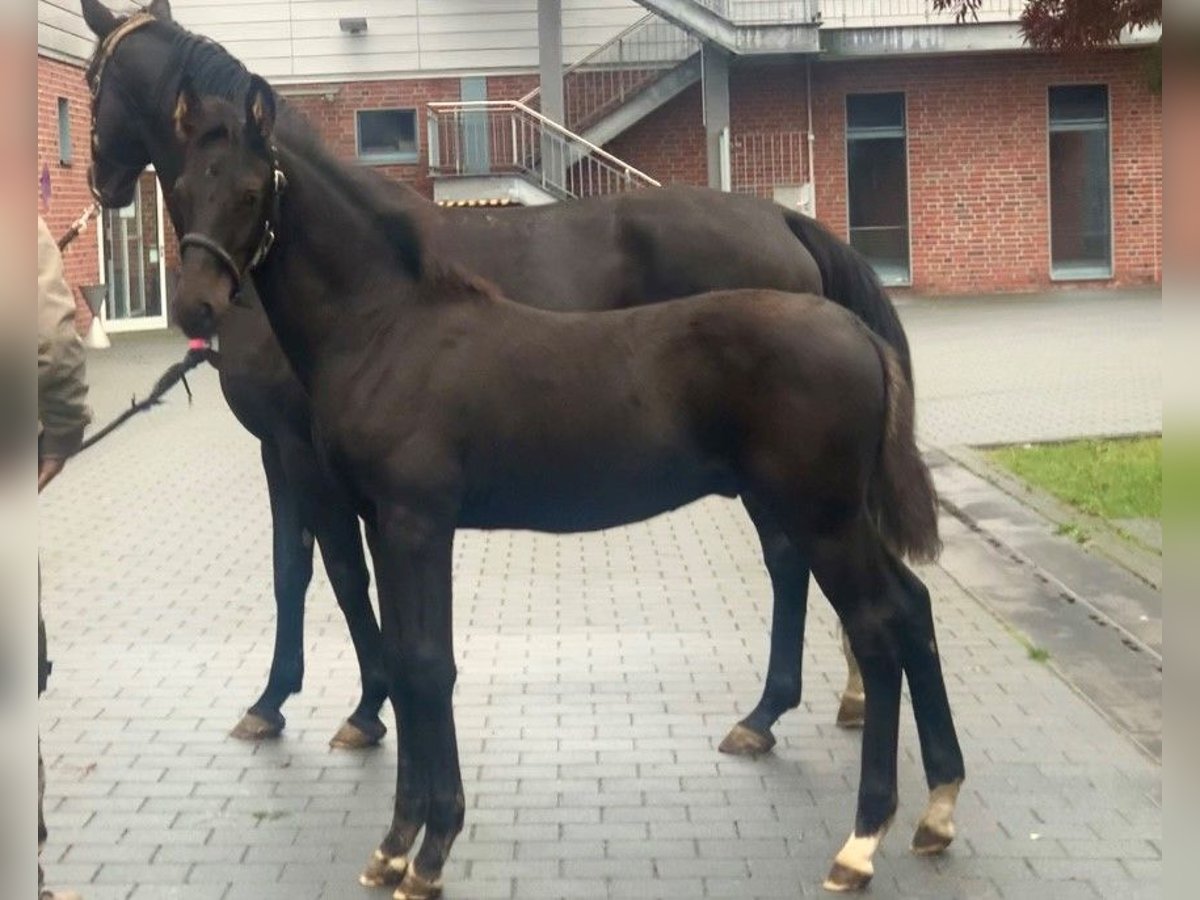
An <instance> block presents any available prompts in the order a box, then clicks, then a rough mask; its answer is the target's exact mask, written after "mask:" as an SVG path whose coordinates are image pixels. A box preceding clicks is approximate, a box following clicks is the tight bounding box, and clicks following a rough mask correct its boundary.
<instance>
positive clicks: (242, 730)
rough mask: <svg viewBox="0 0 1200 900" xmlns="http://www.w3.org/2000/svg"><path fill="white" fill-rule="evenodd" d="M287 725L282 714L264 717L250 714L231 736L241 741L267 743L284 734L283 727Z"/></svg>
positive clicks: (253, 713)
mask: <svg viewBox="0 0 1200 900" xmlns="http://www.w3.org/2000/svg"><path fill="white" fill-rule="evenodd" d="M286 724H287V722H286V720H285V719H284V718H283V715H282V714H280V713H274V714H268V715H265V716H264V715H260V714H259V713H255V712H248V713H246V714H245V715H244V716H242V721H240V722H238V723H237V725H236V726H235V727H234V729H233V731H231V732H229V734H230V736H231V737H235V738H237V739H238V740H239V741H266V740H270V739H271V738H277V737H279V736H280V735H281V734H283V727H284V725H286Z"/></svg>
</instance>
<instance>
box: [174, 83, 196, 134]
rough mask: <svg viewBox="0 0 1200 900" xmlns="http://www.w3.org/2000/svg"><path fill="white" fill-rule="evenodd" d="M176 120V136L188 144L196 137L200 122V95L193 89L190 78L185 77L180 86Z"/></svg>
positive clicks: (176, 105) (176, 103)
mask: <svg viewBox="0 0 1200 900" xmlns="http://www.w3.org/2000/svg"><path fill="white" fill-rule="evenodd" d="M174 118H175V135H176V136H177V137H178V138H179V140H181V141H183V143H185V144H186V143H187V142H188V141H190V140H191V139H192V138H193V137H195V136H196V126H197V124H198V122H199V120H200V95H199V94H197V93H196V89H195V88H194V87H192V81H191V79H190V78H187V77H185V78H184V79H183V82H182V83H181V84H180V85H179V97H178V98H177V99H176V100H175V115H174Z"/></svg>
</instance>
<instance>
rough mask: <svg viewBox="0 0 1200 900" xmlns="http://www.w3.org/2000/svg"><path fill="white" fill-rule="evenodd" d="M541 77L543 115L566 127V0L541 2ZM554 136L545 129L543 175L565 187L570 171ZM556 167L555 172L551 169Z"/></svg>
mask: <svg viewBox="0 0 1200 900" xmlns="http://www.w3.org/2000/svg"><path fill="white" fill-rule="evenodd" d="M538 75H539V77H540V80H541V87H542V93H541V100H542V109H541V112H542V115H543V116H545V117H546V118H547V119H550V120H551V121H552V122H557V123H558V124H560V125H563V126H564V127H565V124H566V114H565V109H564V106H563V52H562V0H538ZM554 150H555V147H554V140H553V137H552V136H551V135H550V134H548V133H546V132H545V130H544V129H543V137H542V164H541V169H542V175H543V177H544V178H548V180H549V181H550V183H552V184H562V183H563V182H564V180H565V177H566V171H565V169H564V168H563V166H562V159H561V157H560V154H557V153H555V152H554ZM550 166H553V167H554V168H553V170H551V171H547V169H548V168H549V167H550Z"/></svg>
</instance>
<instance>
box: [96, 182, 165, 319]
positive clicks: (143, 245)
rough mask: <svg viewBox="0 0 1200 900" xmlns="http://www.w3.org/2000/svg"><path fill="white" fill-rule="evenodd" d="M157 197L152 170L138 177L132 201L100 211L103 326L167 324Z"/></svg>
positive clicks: (159, 204) (156, 183)
mask: <svg viewBox="0 0 1200 900" xmlns="http://www.w3.org/2000/svg"><path fill="white" fill-rule="evenodd" d="M162 225H163V218H162V196H161V194H160V193H159V187H158V179H157V177H156V176H155V174H154V171H153V170H152V169H147V170H146V171H145V172H143V173H142V174H141V177H140V178H138V186H137V190H136V192H135V193H134V198H133V202H132V203H131V204H129V206H126V207H124V208H123V209H110V210H105V212H104V224H103V235H102V238H101V241H100V248H101V249H100V252H101V256H102V263H103V268H102V271H103V279H104V283H105V284H106V285H108V293H107V295H106V296H105V299H104V327H105V329H106V330H108V331H135V330H142V329H149V328H166V327H167V298H166V272H165V270H164V267H163V254H164V245H163V228H162Z"/></svg>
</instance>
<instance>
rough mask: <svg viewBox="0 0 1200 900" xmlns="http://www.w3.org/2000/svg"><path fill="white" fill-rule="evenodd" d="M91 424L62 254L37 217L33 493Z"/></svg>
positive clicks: (58, 468) (56, 470) (81, 353)
mask: <svg viewBox="0 0 1200 900" xmlns="http://www.w3.org/2000/svg"><path fill="white" fill-rule="evenodd" d="M89 421H91V412H90V411H89V409H88V406H87V381H86V373H85V360H84V350H83V343H82V342H81V341H80V340H79V335H78V334H77V333H76V331H75V301H74V299H73V298H72V297H71V289H70V288H69V287H67V282H66V279H65V278H64V277H63V264H62V254H61V253H60V252H59V250H58V245H57V243H56V242H55V240H54V237H53V236H52V235H51V234H50V229H49V228H47V227H46V223H45V221H44V220H43V219H42V218H41V216H39V217H38V428H39V439H38V490H39V491H40V490H41V489H42V488H44V487H45V486H46V485H47V484H48V483H49V482H50V480H51V479H52V478H54V476H55V475H57V474H58V473H59V472H60V471H62V467H63V464H64V463H65V462H66V460H67V457H69V456H70V455H71V454H72V453H74V452H75V451H76V450H78V449H79V445H80V444H81V443H82V442H83V429H84V428H85V427H86V426H87V423H88V422H89Z"/></svg>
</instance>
